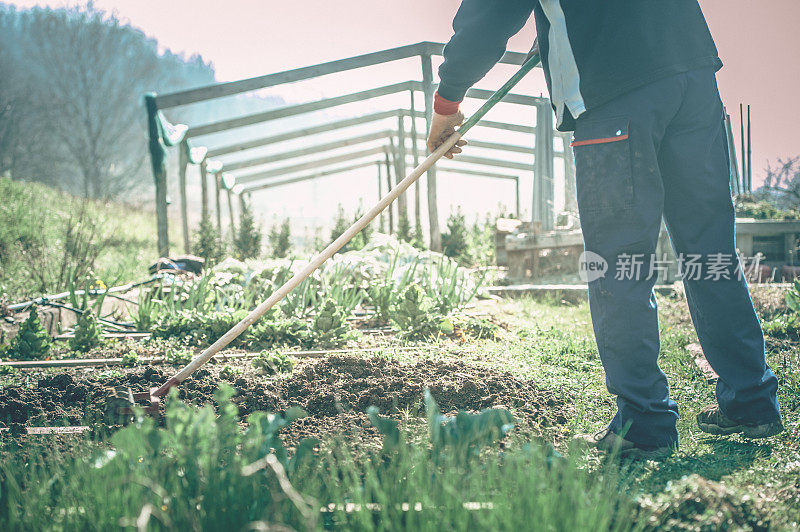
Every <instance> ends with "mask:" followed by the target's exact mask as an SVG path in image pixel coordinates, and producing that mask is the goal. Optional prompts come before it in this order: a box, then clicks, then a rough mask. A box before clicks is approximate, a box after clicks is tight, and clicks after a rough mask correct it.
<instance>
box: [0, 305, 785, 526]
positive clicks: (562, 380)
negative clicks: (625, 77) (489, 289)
mask: <svg viewBox="0 0 800 532" xmlns="http://www.w3.org/2000/svg"><path fill="white" fill-rule="evenodd" d="M659 305H660V310H661V316H662V319H661V347H662V350H661V357H660V360H659V362H660V365H661V367H662V369H663V370H664V372H665V373H666V374H667V376H668V378H669V382H670V387H671V393H672V396H673V398H674V399H675V400H676V401H677V402H678V404H679V407H680V409H681V418H680V420H679V422H678V431H679V435H680V449H679V450H678V451H677V452H676V453H675V454H674V455H673V456H672V457H671V458H669V459H668V460H666V461H665V462H663V463H660V464H656V463H652V462H648V463H638V464H636V463H634V464H623V465H622V466H621V467H620V466H618V465H615V463H613V462H606V461H603V460H601V459H600V458H599V457H597V456H596V455H595V454H592V453H585V452H583V451H578V450H576V449H574V448H572V449H571V448H570V447H569V445H568V443H567V442H569V441H570V439H571V436H573V435H575V434H578V433H586V432H593V431H596V430H599V429H601V428H604V427H605V425H606V424H607V422H608V420H609V419H610V418H611V416H612V415H613V413H614V409H615V407H614V402H613V400H612V397H611V396H610V395H609V394H608V392H607V391H606V389H605V380H604V374H603V369H602V365H601V363H600V360H599V357H598V354H597V349H596V347H595V344H594V340H593V337H592V329H591V321H590V317H589V311H588V305H586V304H585V303H584V304H578V305H569V306H568V305H559V304H553V303H552V302H537V301H534V300H527V299H522V300H517V301H505V302H501V303H498V304H497V305H496V307H494V308H493V309H492V311H491V312H492V314H493V315H494V316H495V317H496V318H497V319H499V320H501V321H504V322H506V323H507V324H508V330H507V331H506V332H505V333H503V334H502V335H501V338H500V339H499V340H477V339H467V340H466V341H465V342H464V343H456V342H454V341H452V340H449V339H448V340H439V341H437V342H429V343H420V344H416V345H418V347H419V349H418V350H413V351H407V350H397V349H393V345H394V344H390V345H386V344H381V345H386V348H385V350H384V351H383V352H381V353H380V356H384V357H389V358H394V359H398V360H400V361H404V362H416V361H418V360H420V359H423V360H425V359H430V360H433V359H448V360H451V361H453V362H463V363H469V364H474V365H484V366H486V367H490V368H493V369H495V370H497V369H503V370H507V371H509V372H511V373H512V374H514V375H516V376H519V377H522V378H525V379H530V380H533V381H534V382H535V383H536V384H537V385H538V386H539V387H541V388H543V389H546V390H551V391H554V392H556V394H557V395H560V396H561V397H563V398H565V399H567V400H568V401H569V403H570V410H569V412H570V416H569V417H568V419H567V420H566V422H565V423H563V424H561V425H559V426H555V427H547V428H545V429H543V432H542V435H543V437H544V438H545V439H547V440H549V441H550V442H552V443H555V445H556V448H557V450H558V451H560V452H562V453H563V454H565V455H566V456H567V457H568V458H567V459H566V460H563V461H556V463H555V465H553V464H552V463H550V465H548V460H547V459H546V457H545V455H544V449H546V447H541V446H540V445H539V444H537V443H536V442H533V443H532V444H531V442H530V439H529V437H528V436H521V435H517V436H516V437H512V438H511V439H510V441H509V442H507V444H506V446H505V448H504V449H503V451H502V453H499V452H498V449H497V447H496V446H493V447H490V448H488V449H487V450H485V452H484V453H483V454H482V456H481V458H480V459H476V460H473V461H472V462H470V463H469V464H468V465H465V464H463V463H448V464H442V463H441V462H437V461H435V460H433V459H432V458H431V455H430V453H429V446H428V444H427V442H426V441H425V439H424V438H425V436H424V430H423V431H421V430H420V428H421V427H420V422H419V421H418V420H407V421H410V422H408V423H407V422H406V420H404V422H403V424H402V425H403V426H404V427H405V428H406V430H408V431H410V432H409V434H408V436H407V437H408V439H409V440H410V441H411V442H412V443H413V445H410V446H409V447H408V448H403V449H402V452H400V453H399V454H397V455H392V456H385V455H380V454H372V455H364V454H363V451H353V450H351V449H350V448H349V447H348V445H347V442H343V441H341V440H338V439H337V438H336V437H335V435H332V439H331V440H330V441H326V442H323V443H322V444H321V446H320V452H319V456H318V457H317V458H316V459H315V460H314V461H313V463H312V464H310V465H309V466H308V467H307V468H305V469H301V470H298V471H296V472H294V473H291V474H288V476H287V478H288V480H289V482H290V484H291V486H292V487H293V488H294V489H295V490H297V492H298V493H300V494H302V497H301V498H300V499H298V498H296V497H295V495H296V494H294V493H291V492H287V490H286V489H285V488H286V486H283V487H281V483H280V482H279V478H278V476H276V475H277V473H276V471H275V469H273V468H270V469H264V470H262V471H260V472H259V473H258V474H257V475H251V476H247V477H244V476H242V475H241V470H242V468H243V467H245V466H247V465H248V464H250V463H253V462H254V461H257V460H258V459H260V458H263V453H262V454H261V455H258V454H253V455H247V453H246V452H245V450H244V449H245V448H246V447H247V445H245V444H244V440H242V439H238V440H237V438H247V437H248V436H246V435H242V434H241V433H240V432H236V434H239V435H238V436H237V435H236V434H233V433H232V434H228V435H227V436H225V437H224V438H223V437H221V436H220V434H221V433H220V431H225V430H232V429H231V427H233V426H234V425H236V423H234V422H231V421H230V420H225V419H224V415H223V417H222V418H220V419H216V420H215V418H214V416H213V414H210V413H208V411H207V410H206V411H201V412H200V413H197V414H194V415H196V416H197V417H193V418H187V419H190V421H183V424H182V425H180V424H179V425H175V426H171V425H170V422H168V423H167V427H166V428H161V429H155V428H154V427H149V428H146V430H144V431H142V430H141V429H139V432H135V430H136V429H135V428H133V427H131V428H129V429H125V430H126V431H127V432H126V434H127V433H132V434H134V435H133V436H131V437H132V438H138V439H139V441H145V440H146V441H148V442H151V444H152V445H155V444H156V443H158V445H162V447H160V448H159V449H158V452H156V451H153V450H151V451H148V452H149V454H148V455H146V456H145V455H143V454H141V453H140V454H136V452H133V451H129V452H128V454H127V455H125V454H124V449H122V447H120V445H121V444H120V440H119V438H120V436H117V437H116V438H117V439H116V440H113V443H114V450H115V451H116V453H117V454H116V455H115V458H114V460H111V461H107V460H104V459H103V458H102V457H103V456H105V454H103V453H106V451H107V450H108V445H107V443H88V442H84V443H81V444H80V445H79V447H78V448H76V449H69V450H66V452H58V451H56V452H44V453H40V452H38V451H37V450H36V449H35V448H32V447H28V448H23V449H22V450H18V451H16V452H14V453H9V454H8V455H6V456H4V457H3V458H2V459H0V464H2V465H3V467H4V469H3V471H4V472H3V475H4V476H5V477H6V478H9V475H11V476H13V477H14V478H19V479H20V480H17V482H18V483H19V485H20V486H25V487H26V489H22V488H20V489H19V490H18V491H17V492H14V491H13V490H14V489H16V488H14V486H13V485H12V484H9V482H8V481H6V482H4V483H3V484H2V486H0V488H2V489H3V492H2V493H0V501H2V502H3V504H7V503H10V502H13V504H15V505H16V507H17V510H16V511H15V513H12V512H8V511H7V510H6V509H3V507H2V506H0V528H2V527H3V526H2V525H3V524H5V525H7V526H6V528H8V529H15V528H53V527H54V526H55V527H59V528H66V529H73V528H83V527H88V526H91V527H92V528H107V527H114V526H117V525H118V524H119V523H120V522H123V523H126V524H129V525H130V524H134V523H135V522H136V520H137V519H138V518H140V516H142V515H144V514H143V513H142V512H143V511H144V510H145V509H147V511H148V512H150V513H149V514H147V515H145V517H144V518H142V519H145V520H148V521H147V522H148V523H149V524H150V526H152V527H153V528H171V527H174V528H189V527H192V528H217V527H219V526H221V525H222V523H223V522H224V523H226V524H230V525H231V526H233V527H234V528H235V527H239V526H245V525H250V524H253V523H260V525H258V526H261V525H263V524H266V523H271V524H279V523H282V524H286V525H290V526H293V527H295V528H301V529H302V528H320V527H325V528H331V527H332V528H341V529H348V530H349V529H356V530H375V529H384V530H391V529H414V530H426V529H429V530H433V529H437V530H438V529H467V528H469V529H492V530H497V529H502V530H518V529H530V527H531V526H532V523H536V524H537V525H538V526H537V528H538V529H548V530H608V529H609V528H614V527H617V529H620V530H622V529H629V528H631V527H634V526H644V521H645V517H646V515H644V516H642V515H637V514H636V510H635V508H634V507H633V506H632V505H633V501H635V500H637V499H639V498H642V499H646V500H653V499H657V498H659V497H671V496H672V495H671V494H672V493H673V492H674V487H675V486H678V485H680V484H681V482H682V479H684V478H686V477H689V482H691V483H697V477H691V475H700V476H701V477H703V478H704V479H708V480H710V481H714V482H720V483H722V484H723V485H724V487H725V489H729V490H732V492H733V493H736V494H738V495H737V496H741V498H740V499H736V501H738V502H736V504H737V505H744V504H745V503H747V500H748V499H749V501H750V502H749V503H747V504H750V503H752V504H754V505H755V506H756V507H757V509H758V512H759V515H760V516H761V518H762V519H763V520H764V521H765V522H768V523H769V526H770V528H771V529H774V530H789V529H797V528H798V526H800V525H798V523H800V484H799V483H798V480H797V479H798V478H800V444H799V443H798V440H799V439H800V389H799V388H798V382H799V381H800V370H798V366H799V365H800V346H798V344H797V342H792V341H788V340H784V341H781V342H778V341H774V340H770V341H769V342H768V345H769V349H768V363H769V364H770V366H771V367H772V368H773V369H774V370H775V372H776V374H777V375H778V377H779V379H780V382H781V387H780V389H779V400H780V402H781V405H782V409H783V416H784V424H785V426H786V429H787V430H786V432H784V433H783V434H781V435H780V436H777V437H774V438H771V439H768V440H763V441H747V440H744V439H742V438H740V437H738V436H732V437H728V438H716V437H710V436H708V435H706V434H704V433H702V432H700V431H699V430H698V429H697V428H696V425H695V422H694V416H695V414H696V413H697V411H698V410H699V409H700V408H701V407H702V406H704V405H706V404H711V403H713V402H714V400H715V399H714V389H713V386H712V385H709V384H707V383H706V381H705V379H704V377H703V375H702V374H701V373H700V371H699V370H698V369H697V368H696V367H695V365H694V363H693V361H692V358H691V357H690V356H689V354H688V353H687V352H686V351H685V349H684V346H685V345H686V344H687V343H690V342H693V341H696V338H695V334H694V331H693V329H692V326H691V322H690V320H689V319H688V311H687V309H686V305H685V302H684V301H682V300H678V299H670V298H662V297H660V298H659ZM487 308H489V307H487ZM758 308H759V309H763V308H764V306H763V305H759V306H758ZM769 312H773V311H769ZM765 315H766V314H764V312H763V311H762V317H763V316H765ZM365 341H366V340H365ZM204 412H205V413H204ZM223 412H224V409H223ZM185 415H187V416H188V415H189V414H185ZM209 424H214V426H213V427H212V426H211V425H209ZM205 425H208V426H205ZM237 426H238V425H237ZM180 427H183V428H180ZM237 430H238V429H237ZM159 431H161V432H159ZM170 431H173V433H174V434H172V433H170ZM118 434H119V433H118ZM170 434H171V435H170ZM226 434H227V433H226ZM245 434H246V433H245ZM262 436H263V434H262ZM250 437H252V435H251V436H250ZM181 438H182V440H181ZM153 442H156V443H153ZM215 442H216V443H215ZM225 442H228V443H225ZM262 443H263V442H262ZM224 445H228V448H227V449H228V450H224V449H223V447H224ZM123 447H124V446H123ZM261 448H262V449H266V447H264V445H261ZM121 449H122V450H121ZM359 452H360V453H361V454H357V453H359ZM120 453H123V454H122V455H121V454H120ZM226 453H227V454H226ZM37 455H42V457H38V458H37ZM120 456H127V458H125V459H121V458H120ZM31 457H34V458H31ZM140 458H142V461H140ZM98 460H100V461H99V462H98ZM97 464H102V466H101V467H98V465H97ZM137 464H144V465H141V466H139V465H137ZM220 464H223V466H220ZM223 470H224V471H223ZM225 475H227V476H225ZM240 477H242V478H240ZM51 479H55V480H51ZM130 486H134V488H133V489H131V488H130ZM9 490H11V491H9ZM217 492H219V495H218V496H215V497H211V498H209V496H208V494H209V493H217ZM3 497H5V499H3ZM14 497H16V498H14ZM273 497H274V498H273ZM12 499H13V500H12ZM312 499H313V503H312V502H311V501H312ZM698 500H699V502H697V501H695V500H694V499H692V501H694V502H690V503H687V504H683V505H682V506H680V508H686V509H685V510H683V511H684V512H685V513H686V512H688V514H689V515H690V516H691V515H699V514H700V513H702V512H701V511H700V510H697V508H696V504H706V505H707V508H706V511H707V512H711V514H714V515H716V518H720V516H721V515H722V516H723V517H724V515H727V514H725V513H724V512H722V510H719V511H718V509H717V507H716V506H715V504H716V503H713V504H712V503H709V502H708V501H705V500H700V499H698ZM417 503H419V506H417ZM464 503H476V504H477V506H474V505H467V506H465V505H464ZM478 503H480V504H478ZM328 504H331V505H332V506H330V508H332V510H330V511H326V512H322V513H317V512H312V513H313V514H314V517H313V518H312V517H310V515H311V514H309V513H308V509H309V508H317V506H319V507H322V506H325V507H326V508H328V506H327V505H328ZM404 505H405V506H404ZM198 506H199V508H200V510H198V511H197V512H194V511H193V510H192V508H197V507H198ZM11 507H13V505H12V506H11ZM11 507H9V506H6V507H5V508H11ZM476 507H477V508H482V509H480V510H475V508H476ZM165 508H166V509H165ZM417 508H419V509H418V510H417ZM23 510H24V511H23ZM145 513H147V512H145ZM194 513H197V515H193V514H194ZM232 515H235V516H236V517H235V518H233V517H231V516H232ZM703 515H705V514H703ZM640 517H641V519H640ZM12 518H13V519H18V520H19V521H11V519H12ZM120 519H121V520H122V521H120ZM704 519H706V518H705V517H704ZM708 519H711V517H708ZM3 520H5V521H3ZM708 522H711V521H708ZM723 522H724V521H723ZM53 523H55V525H54V524H53ZM656 524H659V525H666V523H662V522H657V523H656ZM706 524H707V525H708V523H706ZM228 528H230V527H228ZM714 528H715V527H712V529H714ZM716 528H719V527H716Z"/></svg>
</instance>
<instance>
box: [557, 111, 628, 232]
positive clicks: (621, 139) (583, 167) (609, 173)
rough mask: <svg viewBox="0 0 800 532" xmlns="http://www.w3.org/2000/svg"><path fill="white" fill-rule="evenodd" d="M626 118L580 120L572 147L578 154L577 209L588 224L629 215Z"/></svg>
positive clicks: (576, 174)
mask: <svg viewBox="0 0 800 532" xmlns="http://www.w3.org/2000/svg"><path fill="white" fill-rule="evenodd" d="M629 124H630V121H629V120H628V119H627V118H624V117H620V118H607V119H601V120H594V121H592V120H589V121H582V120H580V119H579V120H578V123H577V124H576V128H575V135H574V140H573V141H572V144H571V146H572V147H573V149H574V152H575V180H576V188H577V196H578V208H579V210H580V213H581V217H585V218H588V220H586V221H591V222H599V221H602V220H603V219H606V218H607V217H609V216H615V217H616V216H619V215H621V214H625V213H629V212H630V211H631V209H632V208H633V175H632V168H631V146H630V139H629V135H628V126H629Z"/></svg>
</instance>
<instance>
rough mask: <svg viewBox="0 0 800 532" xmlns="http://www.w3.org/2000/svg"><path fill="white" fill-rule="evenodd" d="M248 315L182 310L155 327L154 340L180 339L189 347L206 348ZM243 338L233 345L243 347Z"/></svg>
mask: <svg viewBox="0 0 800 532" xmlns="http://www.w3.org/2000/svg"><path fill="white" fill-rule="evenodd" d="M246 315H247V312H246V311H236V312H210V313H207V314H204V313H202V312H198V311H196V310H180V311H177V312H174V313H169V314H165V315H163V316H162V317H161V319H159V320H158V323H156V325H155V326H154V327H153V337H154V338H179V339H181V340H182V341H184V342H185V343H186V344H188V345H195V346H206V345H210V344H212V343H214V342H215V341H216V340H217V339H218V338H220V337H221V336H222V335H223V334H225V333H226V332H228V331H229V330H230V329H231V327H233V326H234V325H236V324H237V323H238V322H239V321H241V320H242V318H244V317H245V316H246ZM242 341H243V338H242V337H239V338H238V339H237V340H235V341H234V344H233V345H241V342H242Z"/></svg>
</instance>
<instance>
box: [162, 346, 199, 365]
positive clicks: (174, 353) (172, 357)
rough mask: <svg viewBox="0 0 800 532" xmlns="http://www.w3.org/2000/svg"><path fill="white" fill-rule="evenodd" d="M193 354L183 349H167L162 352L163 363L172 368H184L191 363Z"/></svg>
mask: <svg viewBox="0 0 800 532" xmlns="http://www.w3.org/2000/svg"><path fill="white" fill-rule="evenodd" d="M192 358H194V357H193V354H192V352H191V351H190V350H189V349H186V348H183V347H168V348H167V349H166V350H165V351H164V361H165V362H166V363H167V364H172V365H173V366H185V365H186V364H188V363H189V362H191V361H192Z"/></svg>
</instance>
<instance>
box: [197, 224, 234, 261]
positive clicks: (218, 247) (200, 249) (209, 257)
mask: <svg viewBox="0 0 800 532" xmlns="http://www.w3.org/2000/svg"><path fill="white" fill-rule="evenodd" d="M194 238H195V240H194V246H193V249H194V252H195V253H197V255H199V256H201V257H203V258H204V259H206V263H213V262H217V261H219V260H222V258H223V257H225V253H226V246H225V242H223V240H222V237H221V236H220V234H219V233H218V232H217V230H216V229H215V228H214V224H213V223H212V222H211V219H210V218H208V217H205V218H203V219H202V220H200V227H199V228H198V229H197V232H196V233H195V237H194Z"/></svg>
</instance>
